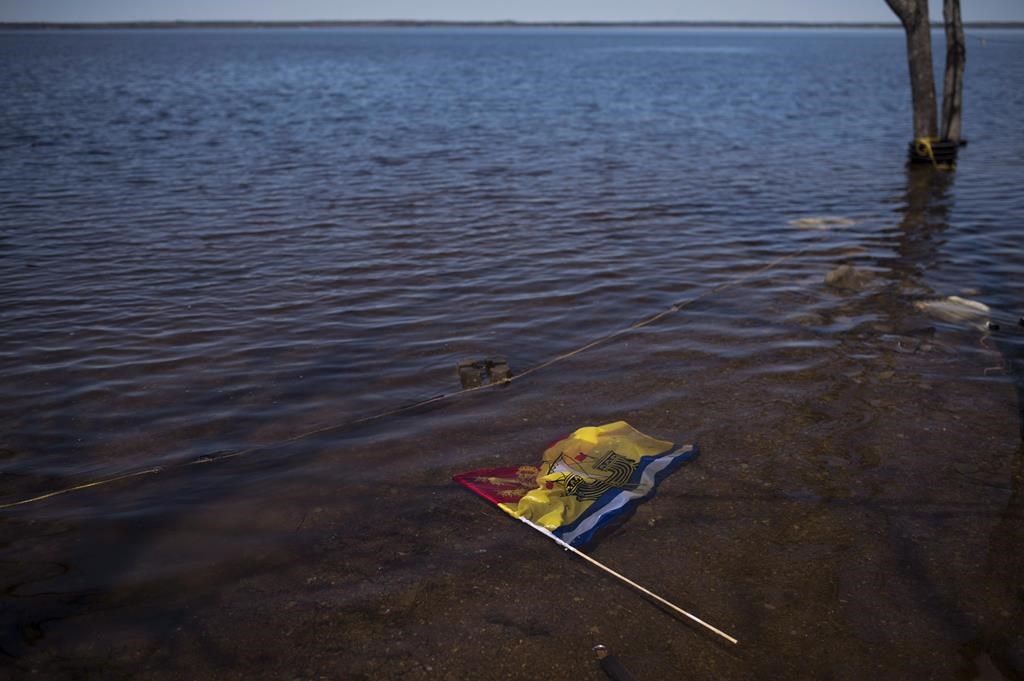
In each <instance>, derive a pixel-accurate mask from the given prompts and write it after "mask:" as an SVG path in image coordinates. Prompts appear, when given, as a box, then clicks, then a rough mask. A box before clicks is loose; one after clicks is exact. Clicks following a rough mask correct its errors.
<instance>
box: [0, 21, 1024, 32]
mask: <svg viewBox="0 0 1024 681" xmlns="http://www.w3.org/2000/svg"><path fill="white" fill-rule="evenodd" d="M964 26H965V27H966V28H1014V29H1024V22H1020V21H1005V22H1004V21H975V22H968V23H965V24H964ZM389 27H391V28H398V27H402V28H445V27H450V28H835V29H843V28H886V29H891V28H900V24H899V23H898V22H895V21H893V22H881V23H832V22H791V21H564V22H562V21H555V22H549V21H545V22H531V21H407V20H393V21H105V22H73V23H62V22H53V23H51V22H0V30H75V29H167V28H215V29H226V28H389ZM932 27H933V28H941V27H942V23H941V22H933V23H932Z"/></svg>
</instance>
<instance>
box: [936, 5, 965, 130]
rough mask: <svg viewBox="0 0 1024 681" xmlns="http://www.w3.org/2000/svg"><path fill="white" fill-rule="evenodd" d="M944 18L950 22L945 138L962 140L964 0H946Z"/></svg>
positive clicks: (943, 93)
mask: <svg viewBox="0 0 1024 681" xmlns="http://www.w3.org/2000/svg"><path fill="white" fill-rule="evenodd" d="M942 18H943V20H944V21H945V23H946V78H945V80H944V81H943V84H942V138H943V139H947V140H952V141H954V142H959V141H960V111H961V105H962V101H963V97H962V95H963V85H964V65H965V64H966V63H967V47H966V45H965V42H964V25H963V22H962V21H961V20H960V0H944V1H943V5H942Z"/></svg>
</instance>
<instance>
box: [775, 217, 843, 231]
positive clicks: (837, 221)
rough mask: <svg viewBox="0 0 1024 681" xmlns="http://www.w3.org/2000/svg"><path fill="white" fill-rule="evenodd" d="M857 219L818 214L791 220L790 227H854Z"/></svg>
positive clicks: (823, 228) (822, 228)
mask: <svg viewBox="0 0 1024 681" xmlns="http://www.w3.org/2000/svg"><path fill="white" fill-rule="evenodd" d="M855 224H857V221H856V220H854V219H852V218H844V217H839V216H838V215H817V216H814V217H807V218H797V219H795V220H790V221H789V226H790V227H796V228H797V229H821V230H825V229H834V228H836V227H852V226H853V225H855Z"/></svg>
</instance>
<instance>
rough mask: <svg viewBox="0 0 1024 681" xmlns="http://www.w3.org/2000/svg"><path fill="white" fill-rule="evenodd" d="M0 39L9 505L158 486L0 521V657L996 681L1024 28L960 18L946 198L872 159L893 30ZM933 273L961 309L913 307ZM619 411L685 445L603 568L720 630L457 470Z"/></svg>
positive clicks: (340, 672) (1016, 629)
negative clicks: (113, 480) (616, 658)
mask: <svg viewBox="0 0 1024 681" xmlns="http://www.w3.org/2000/svg"><path fill="white" fill-rule="evenodd" d="M981 37H985V38H986V42H985V43H984V44H982V43H981V40H980V38H981ZM936 54H941V50H939V49H937V50H936ZM0 55H2V57H3V58H2V59H0V76H2V77H0V101H3V105H2V107H0V161H2V163H0V206H2V211H0V262H2V264H3V265H4V266H3V267H2V268H0V292H2V296H3V301H4V305H3V306H2V308H0V324H2V328H3V329H4V331H3V334H2V335H0V372H2V376H3V381H2V383H0V397H2V398H3V399H0V450H2V457H0V503H7V502H13V501H17V500H20V499H24V498H28V497H31V496H33V495H36V494H39V493H43V492H47V491H50V490H55V489H63V488H67V487H69V486H72V485H76V484H80V483H84V482H88V481H90V480H95V479H103V478H106V477H110V476H115V475H118V474H121V473H125V472H132V471H140V470H145V469H148V468H151V467H154V466H167V467H169V470H167V471H166V472H164V473H161V474H155V475H147V476H143V477H139V478H133V479H130V480H127V481H124V482H121V483H118V484H113V485H109V486H104V487H101V488H95V489H89V490H84V491H81V492H76V493H73V494H68V495H65V496H62V497H59V498H54V499H49V500H46V501H42V502H39V503H36V504H30V505H25V506H20V507H16V508H11V509H7V510H4V511H2V513H3V514H4V515H3V526H2V527H3V529H2V530H0V547H2V548H3V551H4V557H3V559H2V560H3V565H2V568H0V581H2V582H3V584H4V585H5V591H4V593H5V596H4V600H5V606H4V609H3V612H4V614H3V619H4V627H5V628H4V629H3V630H2V631H3V632H4V633H3V638H2V639H0V652H2V653H3V654H4V655H6V656H7V659H8V661H9V662H10V663H11V667H10V669H11V670H12V671H11V674H13V675H14V676H15V677H17V676H19V675H24V674H26V673H29V672H31V670H32V669H37V670H39V673H42V674H46V675H48V676H54V675H59V674H64V675H68V676H73V675H75V674H80V673H86V674H92V675H102V674H107V675H109V676H113V677H116V676H118V675H119V674H123V675H126V676H149V677H152V678H160V677H164V676H166V677H180V676H182V675H189V676H195V675H198V676H204V675H205V676H206V677H209V678H229V677H232V676H237V677H239V678H241V677H243V676H245V677H247V678H248V677H251V676H253V675H257V676H258V675H260V674H265V675H267V676H268V677H271V678H273V677H281V676H284V675H285V674H292V675H294V676H299V677H310V678H316V677H318V676H327V677H329V678H335V677H340V678H397V677H398V676H400V675H404V678H420V677H423V678H428V677H434V676H440V677H441V678H468V677H470V676H473V675H475V674H477V673H479V670H480V669H483V668H491V669H492V670H493V672H494V673H493V674H492V675H494V676H496V677H498V678H526V677H528V676H529V673H530V672H528V671H526V670H525V669H523V668H522V667H521V665H520V661H526V660H532V659H538V658H540V659H553V660H557V661H556V662H552V663H551V670H552V673H553V674H554V676H556V677H558V676H559V674H561V675H562V676H567V675H568V674H570V673H572V674H576V675H578V676H582V677H583V678H598V674H599V672H598V671H597V670H596V667H594V666H593V664H592V662H591V661H590V660H589V653H588V651H589V646H590V645H592V644H593V643H594V642H597V640H599V639H600V640H602V641H603V642H605V643H608V644H609V645H611V646H612V647H613V649H615V650H616V652H618V653H619V654H620V655H621V656H622V657H623V659H624V661H626V662H627V663H629V662H632V665H633V667H634V668H635V670H636V671H637V673H638V674H639V673H640V672H643V674H644V676H643V677H642V678H678V677H679V676H681V675H682V674H685V675H686V678H737V679H739V678H765V677H769V676H771V677H774V678H850V679H855V678H865V677H866V676H867V675H868V674H871V675H873V676H875V677H878V678H882V679H885V678H893V679H896V678H920V679H925V678H936V679H947V678H954V677H955V678H973V677H974V676H976V675H977V674H979V673H980V672H978V670H977V663H976V662H975V660H977V659H979V655H980V656H983V657H984V656H988V657H985V658H984V659H991V661H992V662H993V663H994V665H995V666H996V667H997V668H998V669H999V670H1001V673H1003V674H1005V675H1007V678H1013V675H1014V674H1017V675H1019V674H1021V673H1022V671H1021V670H1024V641H1022V640H1021V634H1020V632H1021V631H1024V616H1022V612H1024V604H1022V601H1021V598H1020V593H1022V591H1021V589H1022V588H1024V585H1022V584H1021V582H1020V575H1021V574H1024V554H1022V553H1021V550H1020V548H1019V546H1020V545H1021V544H1020V542H1019V541H1018V540H1019V539H1022V538H1024V537H1021V535H1020V533H1021V530H1020V523H1021V520H1022V514H1024V508H1022V506H1021V501H1020V500H1021V476H1022V470H1021V463H1020V457H1021V452H1020V450H1019V444H1018V443H1019V432H1020V418H1019V414H1018V394H1019V390H1020V388H1019V386H1020V385H1021V381H1022V379H1021V378H1020V377H1021V376H1022V374H1024V371H1022V369H1021V359H1020V358H1021V354H1022V353H1021V348H1022V346H1024V333H1022V331H1024V329H1021V328H1020V327H1019V326H1017V318H1018V317H1019V316H1020V315H1021V314H1024V276H1022V273H1024V249H1022V248H1021V247H1020V242H1021V236H1020V235H1021V229H1020V224H1021V219H1022V218H1024V195H1022V194H1021V192H1020V191H1019V186H1020V185H1021V182H1022V179H1024V174H1022V166H1021V163H1020V159H1021V158H1022V157H1024V139H1022V138H1021V136H1020V122H1021V117H1020V113H1019V112H1020V111H1021V110H1022V106H1024V87H1022V86H1024V58H1022V57H1024V36H1022V35H1021V34H1019V33H1017V32H985V33H976V34H973V35H972V36H971V43H970V45H969V55H968V59H969V61H968V73H967V77H966V81H965V83H966V90H965V95H964V98H965V103H966V109H965V135H966V137H968V138H969V140H970V145H969V146H968V147H966V148H965V149H964V150H963V151H962V154H961V159H960V163H959V166H958V168H957V170H956V172H955V173H936V172H933V171H932V170H931V169H916V170H914V171H908V170H906V169H905V168H904V166H903V160H904V154H905V144H906V142H907V141H908V128H909V119H910V116H909V112H908V102H907V99H908V95H907V88H906V80H907V79H906V66H905V61H904V57H903V42H902V36H901V34H900V33H899V32H897V31H827V32H815V31H800V32H790V31H743V32H736V31H712V30H704V31H682V30H568V29H564V30H483V29H477V30H433V29H431V30H427V29H419V30H369V29H366V30H296V31H291V30H274V31H226V32H223V31H166V32H164V31H135V32H65V33H6V34H0ZM842 264H850V265H854V266H855V267H857V268H859V269H860V270H862V271H865V272H869V273H871V275H872V276H871V278H870V280H869V281H867V282H866V283H864V284H863V285H861V286H858V287H856V288H855V289H852V290H851V289H842V288H836V287H829V286H826V285H825V284H824V279H825V275H826V274H827V273H828V272H830V271H831V270H833V269H834V268H835V267H837V266H839V265H842ZM951 295H959V296H962V297H965V298H969V299H972V300H978V301H980V302H983V303H985V304H986V305H988V306H989V307H990V313H989V314H988V315H985V316H983V317H982V318H979V319H978V320H974V321H973V322H948V321H943V320H940V319H935V318H932V317H929V316H928V315H927V314H926V313H924V312H922V311H921V310H920V309H919V308H918V306H917V304H918V303H920V302H921V301H926V300H932V299H937V298H945V297H947V296H951ZM680 303H681V304H682V305H681V309H680V310H679V311H678V312H676V313H674V314H671V315H669V316H666V317H664V318H662V319H659V320H658V321H657V322H655V323H653V324H650V325H648V326H645V327H643V328H642V329H637V330H635V331H634V332H632V333H629V334H626V335H623V336H621V337H618V338H616V339H613V340H611V341H610V342H608V343H605V344H603V345H600V346H598V347H596V348H593V349H590V350H588V351H586V352H584V353H582V354H579V355H576V356H574V357H572V358H571V359H566V360H564V361H561V362H558V363H556V364H554V365H551V366H549V367H546V368H544V369H542V370H538V371H536V372H535V373H532V374H530V375H529V376H525V377H524V378H523V379H522V380H516V381H515V382H513V383H512V384H511V385H508V386H504V387H499V388H495V389H491V390H485V391H482V392H476V393H472V394H467V395H462V396H459V397H455V398H452V399H450V400H446V401H441V402H437V403H434V404H432V405H430V406H429V407H425V408H422V409H416V410H412V411H410V412H407V413H403V414H400V415H395V416H390V417H387V418H383V419H379V420H375V421H373V422H370V423H366V424H363V425H359V426H352V427H342V426H344V424H346V423H349V422H351V421H353V420H355V419H359V418H361V417H364V416H367V415H371V414H376V413H379V412H382V411H386V410H389V409H391V408H393V407H396V406H399V405H404V404H408V403H410V402H413V401H416V400H419V399H422V398H425V397H429V396H432V395H436V394H439V393H451V392H454V391H456V390H457V389H458V387H459V386H458V382H457V378H456V376H455V371H454V366H455V363H456V361H457V360H459V359H464V358H482V357H488V356H494V355H503V356H506V357H507V358H508V359H509V361H510V363H511V365H512V368H513V371H517V372H520V373H521V372H523V371H524V370H526V369H528V368H530V367H536V366H538V365H541V364H542V363H544V362H546V361H547V360H549V359H551V358H553V357H557V356H559V355H561V354H563V353H566V352H569V351H572V350H574V349H576V348H580V347H581V346H584V345H585V344H586V343H588V342H589V341H591V340H593V339H595V338H600V337H603V336H605V335H606V334H609V333H613V332H615V331H618V330H620V329H623V328H625V327H627V326H628V325H630V324H631V323H633V322H635V321H638V320H642V319H646V318H649V317H650V316H652V315H655V314H657V313H658V312H661V311H663V310H665V309H667V308H669V307H670V306H672V305H674V304H680ZM989 319H991V320H994V321H996V322H997V323H999V324H1000V328H999V329H998V330H986V329H984V328H982V325H983V324H984V322H985V321H987V320H989ZM1015 386H1017V387H1015ZM619 418H625V419H627V420H629V421H630V422H631V423H632V424H633V425H635V426H636V427H638V428H640V429H641V430H644V431H647V432H650V433H652V434H655V435H658V436H662V437H666V438H674V439H678V440H680V441H683V440H685V441H696V442H698V444H700V446H701V450H702V456H701V458H700V459H699V460H698V461H696V462H694V464H692V465H690V466H688V467H684V469H682V470H681V471H680V472H678V473H677V474H676V475H674V476H673V477H672V478H671V479H670V480H669V481H668V482H667V483H666V485H665V487H664V489H663V490H662V491H661V492H660V493H659V495H658V497H656V498H655V500H654V501H652V502H651V503H649V504H648V505H646V506H645V507H643V508H642V509H641V511H640V512H638V513H637V516H636V517H635V518H634V519H632V520H631V521H630V523H629V524H627V525H625V526H624V527H623V529H622V530H621V531H620V532H618V533H616V534H615V535H613V536H611V537H609V538H607V539H606V540H605V541H603V542H602V543H601V544H600V545H599V547H597V548H595V549H594V550H593V552H594V554H595V555H596V556H597V557H599V558H601V559H606V560H608V562H609V563H612V564H613V565H615V566H617V567H620V568H622V569H623V570H624V571H627V572H632V573H633V576H635V577H636V578H637V579H638V580H639V581H641V582H642V583H647V584H650V585H651V586H652V587H657V588H659V589H660V590H663V591H666V592H667V593H668V594H671V595H672V596H674V597H675V598H677V599H678V600H680V601H681V602H682V604H683V605H684V606H690V607H692V609H694V610H696V611H697V612H698V614H700V615H701V616H704V617H706V618H707V619H708V620H710V621H712V623H714V624H716V625H717V626H720V627H722V628H724V629H726V630H727V631H731V633H734V634H735V635H737V636H738V637H739V638H740V639H741V641H743V644H742V645H741V647H740V648H738V649H736V650H725V649H723V648H720V647H718V646H717V645H715V644H714V643H712V642H711V641H709V640H706V639H704V638H703V637H702V636H701V635H700V634H698V633H696V632H694V631H692V630H689V629H688V628H686V627H685V626H684V625H682V624H679V623H677V622H673V621H672V620H671V618H669V617H668V616H667V615H665V614H664V613H661V612H659V611H658V610H657V609H655V608H653V607H652V606H649V605H647V604H645V603H644V602H642V601H640V600H638V599H637V597H635V596H634V595H632V594H629V593H628V592H624V591H623V590H622V589H621V588H620V587H618V586H617V585H614V584H612V583H610V582H605V581H603V580H602V579H601V578H599V577H596V576H595V575H594V574H593V573H591V572H590V571H589V570H588V569H586V568H584V567H582V566H579V565H576V564H575V563H573V562H572V561H570V560H569V559H568V558H567V557H565V556H562V555H561V554H560V552H558V551H557V550H556V549H553V548H552V547H547V546H543V545H542V544H541V543H540V540H539V539H538V540H537V542H536V544H535V543H534V542H533V538H532V537H529V538H527V537H523V536H521V532H520V530H519V529H518V528H517V527H515V526H510V524H509V523H507V522H506V521H504V520H503V519H502V518H501V517H500V516H499V515H497V514H495V513H492V512H491V511H490V509H487V508H486V507H484V506H482V505H481V504H480V503H478V500H476V499H473V498H467V497H468V495H466V494H465V493H464V492H463V491H461V490H458V489H455V488H454V486H452V485H451V484H449V482H448V478H449V476H450V475H451V474H452V473H455V472H459V471H461V470H466V469H471V468H478V467H482V466H486V465H499V464H507V463H533V462H534V460H535V459H537V458H539V456H540V453H541V451H542V450H543V447H544V445H545V443H547V442H549V441H550V440H551V439H553V438H554V437H556V436H558V435H559V434H561V433H564V432H566V431H567V430H571V429H572V428H574V427H576V426H579V425H584V424H588V423H603V422H607V421H611V420H617V419H619ZM330 426H339V428H336V429H332V430H328V431H325V432H321V433H318V434H314V435H310V436H308V437H304V438H302V439H300V440H297V441H293V442H290V443H283V441H284V440H288V439H290V438H294V437H296V436H299V435H303V434H306V433H309V432H311V431H315V430H318V429H321V428H324V427H330ZM278 443H283V444H278ZM262 445H269V446H267V447H265V448H262V449H259V450H258V451H253V452H251V453H249V454H246V455H245V456H240V457H237V458H233V459H230V460H223V461H220V462H218V463H211V464H197V465H191V466H185V467H178V468H174V467H173V466H174V465H176V464H181V463H188V462H193V461H196V460H197V457H204V456H211V455H212V456H214V457H216V456H221V455H223V454H225V453H230V452H240V451H241V452H249V450H250V448H252V447H254V446H262ZM638 556H643V558H642V559H638ZM538 580H540V581H538ZM538 584H541V585H543V587H542V589H540V590H538V589H537V588H536V587H537V585H538ZM552 612H557V613H558V617H555V616H554V615H552V614H551V613H552ZM442 624H444V626H442ZM493 651H500V657H501V660H500V661H495V660H493V659H492V658H489V657H488V655H489V654H490V653H492V652H493ZM428 667H429V669H428ZM680 669H682V672H679V670H680ZM185 670H189V671H188V672H186V671H185ZM196 670H198V671H196ZM677 672H679V675H678V676H677V674H676V673H677ZM588 674H590V675H591V676H589V677H588V676H587V675H588Z"/></svg>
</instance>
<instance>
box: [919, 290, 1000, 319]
mask: <svg viewBox="0 0 1024 681" xmlns="http://www.w3.org/2000/svg"><path fill="white" fill-rule="evenodd" d="M917 309H919V310H921V311H922V312H926V313H927V314H930V315H931V316H933V317H936V318H938V319H941V320H943V321H947V322H979V321H981V320H982V319H984V318H986V317H988V316H989V307H988V305H986V304H985V303H980V302H978V301H977V300H969V299H967V298H961V297H960V296H949V297H948V298H942V299H940V300H922V301H919V302H918V303H917Z"/></svg>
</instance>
